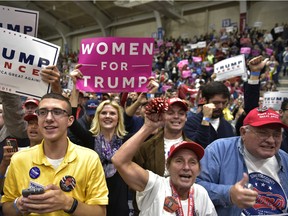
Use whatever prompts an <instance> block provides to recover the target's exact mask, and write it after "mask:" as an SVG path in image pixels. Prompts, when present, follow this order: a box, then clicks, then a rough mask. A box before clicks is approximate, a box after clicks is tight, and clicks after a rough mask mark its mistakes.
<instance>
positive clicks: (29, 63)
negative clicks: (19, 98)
mask: <svg viewBox="0 0 288 216" xmlns="http://www.w3.org/2000/svg"><path fill="white" fill-rule="evenodd" d="M0 41H1V43H0V91H5V92H10V93H13V94H18V95H24V96H30V97H35V98H40V97H42V96H43V95H44V94H46V93H48V92H49V91H50V85H48V84H47V83H45V82H43V81H42V80H41V77H40V70H41V69H42V68H44V67H46V66H48V65H56V63H57V59H58V56H59V52H60V47H59V46H57V45H54V44H51V43H49V42H46V41H44V40H40V39H38V38H35V37H31V36H29V35H25V34H21V33H18V32H14V31H10V30H7V29H4V28H0Z"/></svg>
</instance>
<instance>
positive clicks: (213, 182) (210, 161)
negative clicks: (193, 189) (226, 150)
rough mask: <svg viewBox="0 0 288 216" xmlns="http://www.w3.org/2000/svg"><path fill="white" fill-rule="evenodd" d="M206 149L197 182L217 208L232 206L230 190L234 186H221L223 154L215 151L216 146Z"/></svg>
mask: <svg viewBox="0 0 288 216" xmlns="http://www.w3.org/2000/svg"><path fill="white" fill-rule="evenodd" d="M212 144H213V143H211V144H210V145H209V147H208V148H206V149H205V156H204V157H203V158H202V159H201V173H200V175H199V176H198V178H197V180H196V182H197V183H198V184H200V185H202V186H203V187H204V188H205V189H206V190H207V191H208V194H209V197H210V199H211V200H212V202H213V203H214V205H215V206H219V205H220V206H224V207H227V206H230V205H232V203H231V201H230V189H231V187H232V184H230V185H226V184H219V182H220V178H221V174H220V172H221V167H222V165H221V163H222V161H221V156H220V155H221V152H217V150H216V151H215V148H213V147H215V145H214V146H211V145H212Z"/></svg>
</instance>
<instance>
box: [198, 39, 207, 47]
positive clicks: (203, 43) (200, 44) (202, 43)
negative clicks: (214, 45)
mask: <svg viewBox="0 0 288 216" xmlns="http://www.w3.org/2000/svg"><path fill="white" fill-rule="evenodd" d="M197 47H198V48H205V47H206V41H199V42H198V43H197Z"/></svg>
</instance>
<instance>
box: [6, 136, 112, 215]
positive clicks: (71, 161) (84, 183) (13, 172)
mask: <svg viewBox="0 0 288 216" xmlns="http://www.w3.org/2000/svg"><path fill="white" fill-rule="evenodd" d="M68 141H69V140H68ZM43 144H44V141H42V143H41V144H39V145H36V146H34V147H32V148H29V149H24V150H22V151H20V152H17V153H15V155H13V157H12V159H11V163H10V167H9V170H8V173H7V176H6V179H5V184H4V194H5V195H4V196H2V199H1V202H2V203H3V202H13V201H14V200H15V198H17V197H20V196H21V193H22V189H25V188H28V187H29V186H32V185H33V186H37V185H38V186H40V185H41V186H47V185H48V184H55V185H57V186H60V185H61V181H62V184H63V181H64V182H65V180H66V179H67V176H70V177H72V178H74V180H75V182H76V183H75V185H73V187H72V190H71V191H65V190H63V189H62V190H63V191H64V193H66V194H67V195H68V196H72V197H74V198H76V199H77V200H78V201H80V202H83V203H86V204H89V205H97V204H98V205H107V204H108V189H107V186H106V181H105V176H104V172H103V168H102V165H101V162H100V159H99V156H98V154H97V153H96V152H95V151H93V150H90V149H87V148H84V147H81V146H78V145H75V144H73V143H71V142H70V141H69V144H68V148H67V153H66V155H65V157H64V159H63V161H62V163H61V164H60V166H59V167H58V168H57V169H56V170H55V169H54V168H53V166H52V165H51V164H50V163H49V161H48V160H47V158H46V156H45V154H44V150H43ZM45 215H55V216H56V215H57V216H59V215H67V214H66V213H64V211H56V212H52V213H48V214H45Z"/></svg>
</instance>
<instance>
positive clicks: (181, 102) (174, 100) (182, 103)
mask: <svg viewBox="0 0 288 216" xmlns="http://www.w3.org/2000/svg"><path fill="white" fill-rule="evenodd" d="M175 103H178V104H179V105H180V106H181V107H182V108H183V109H184V110H185V111H187V110H188V105H187V103H186V102H185V101H184V100H182V99H180V98H178V97H173V98H169V99H168V105H169V107H170V106H171V105H173V104H175Z"/></svg>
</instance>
